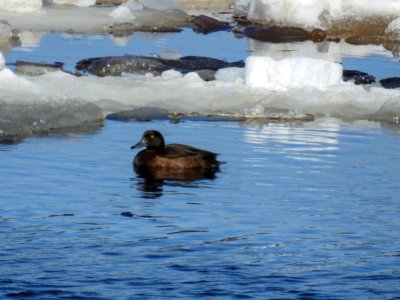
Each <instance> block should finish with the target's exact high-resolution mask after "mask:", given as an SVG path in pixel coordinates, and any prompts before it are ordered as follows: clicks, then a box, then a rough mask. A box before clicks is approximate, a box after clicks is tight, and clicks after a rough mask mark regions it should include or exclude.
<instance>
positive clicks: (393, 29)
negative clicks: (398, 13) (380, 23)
mask: <svg viewBox="0 0 400 300" xmlns="http://www.w3.org/2000/svg"><path fill="white" fill-rule="evenodd" d="M385 33H386V34H387V35H388V36H389V37H390V38H391V39H394V40H400V17H398V18H396V19H394V20H393V21H392V22H390V23H389V25H388V27H387V28H386V30H385Z"/></svg>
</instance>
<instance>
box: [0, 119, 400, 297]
mask: <svg viewBox="0 0 400 300" xmlns="http://www.w3.org/2000/svg"><path fill="white" fill-rule="evenodd" d="M149 128H155V129H159V130H162V132H163V133H164V135H165V137H166V139H167V141H170V142H179V143H188V144H191V145H195V146H198V147H202V148H206V149H209V150H213V151H216V152H219V153H220V159H221V160H223V161H225V162H226V163H225V164H224V165H222V168H221V171H220V172H219V173H217V176H216V178H215V179H213V180H206V179H204V180H199V181H186V182H185V181H165V182H163V183H159V184H157V185H148V184H146V182H145V181H144V179H142V178H138V177H137V176H136V175H135V174H134V173H133V171H132V166H131V160H132V157H133V155H134V154H135V151H130V150H129V146H130V145H131V144H133V143H134V142H136V141H137V140H138V139H139V138H140V136H141V134H142V132H143V131H144V130H146V129H149ZM399 136H400V135H399V130H398V128H394V129H393V128H383V127H382V126H380V124H379V123H370V122H357V123H352V124H348V123H344V122H340V121H338V120H335V119H320V120H318V121H317V122H313V123H303V124H301V123H298V124H293V123H292V124H289V123H233V122H232V123H231V122H183V123H180V124H171V123H168V122H164V121H154V122H152V123H128V124H127V123H119V122H113V121H109V122H108V123H107V125H106V126H105V127H104V129H103V130H101V131H100V132H99V133H97V134H88V135H72V134H71V135H59V136H53V137H51V138H29V139H27V140H26V141H25V142H24V143H21V144H18V145H13V146H2V148H0V149H1V151H0V155H1V157H2V159H1V161H0V170H1V173H2V176H1V177H2V180H1V182H0V189H1V191H2V195H1V202H2V208H1V209H0V235H1V238H2V242H1V247H0V252H1V253H0V254H1V255H0V261H1V266H2V268H1V269H0V283H1V288H0V292H1V295H2V297H5V298H31V299H56V298H57V299H65V298H69V299H136V298H137V299H139V298H140V299H146V298H147V299H170V298H211V299H216V298H221V299H225V298H226V299H232V298H258V299H259V298H264V299H265V298H275V299H277V298H286V299H287V298H307V299H396V298H397V299H398V297H399V295H400V289H399V285H398V282H399V280H400V268H399V267H398V266H399V265H400V264H399V257H400V252H399V249H400V244H399V241H400V221H399V218H398V216H399V213H400V203H399V201H398V194H399V192H400V187H399V185H398V180H397V176H398V173H399V168H400V167H399V166H400V161H399V160H400V159H399V156H398V153H399V150H400V139H399ZM126 212H130V213H131V214H129V216H130V217H129V216H125V215H126ZM121 213H123V214H122V215H121ZM124 213H125V214H124Z"/></svg>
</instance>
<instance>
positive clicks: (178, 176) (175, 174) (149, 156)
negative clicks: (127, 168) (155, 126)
mask: <svg viewBox="0 0 400 300" xmlns="http://www.w3.org/2000/svg"><path fill="white" fill-rule="evenodd" d="M140 147H146V149H145V150H142V151H140V152H139V153H138V154H137V155H136V157H135V159H134V162H133V163H134V168H135V171H136V173H138V174H139V175H140V176H142V177H144V178H152V179H170V180H196V179H201V178H213V176H214V173H215V172H216V171H217V170H218V168H219V165H220V164H221V162H219V161H218V160H217V159H216V158H217V154H216V153H213V152H210V151H206V150H202V149H198V148H195V147H191V146H187V145H182V144H168V145H165V142H164V138H163V136H162V134H161V133H160V132H158V131H155V130H148V131H146V132H145V133H144V134H143V137H142V139H141V140H140V141H139V143H137V144H136V145H133V146H132V147H131V149H133V148H140Z"/></svg>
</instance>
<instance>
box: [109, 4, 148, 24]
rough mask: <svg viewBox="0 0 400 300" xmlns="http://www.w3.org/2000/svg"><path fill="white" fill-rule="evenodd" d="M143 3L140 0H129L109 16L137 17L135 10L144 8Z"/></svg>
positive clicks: (132, 18) (131, 18)
mask: <svg viewBox="0 0 400 300" xmlns="http://www.w3.org/2000/svg"><path fill="white" fill-rule="evenodd" d="M142 9H143V5H142V4H141V3H140V2H139V0H129V1H128V2H126V3H122V4H121V5H120V6H118V7H117V8H116V9H114V10H113V11H112V12H111V13H110V14H109V16H110V17H113V18H122V19H130V20H134V19H136V17H135V14H134V12H135V11H138V10H142Z"/></svg>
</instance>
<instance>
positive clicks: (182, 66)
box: [163, 56, 244, 73]
mask: <svg viewBox="0 0 400 300" xmlns="http://www.w3.org/2000/svg"><path fill="white" fill-rule="evenodd" d="M163 62H164V63H165V64H167V65H169V66H170V68H171V69H175V70H177V71H180V72H182V73H188V72H193V71H198V70H214V71H217V70H219V69H222V68H228V67H238V68H243V67H244V62H243V61H235V62H227V61H224V60H220V59H216V58H212V57H205V56H184V57H181V58H180V59H168V60H166V59H165V60H163Z"/></svg>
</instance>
